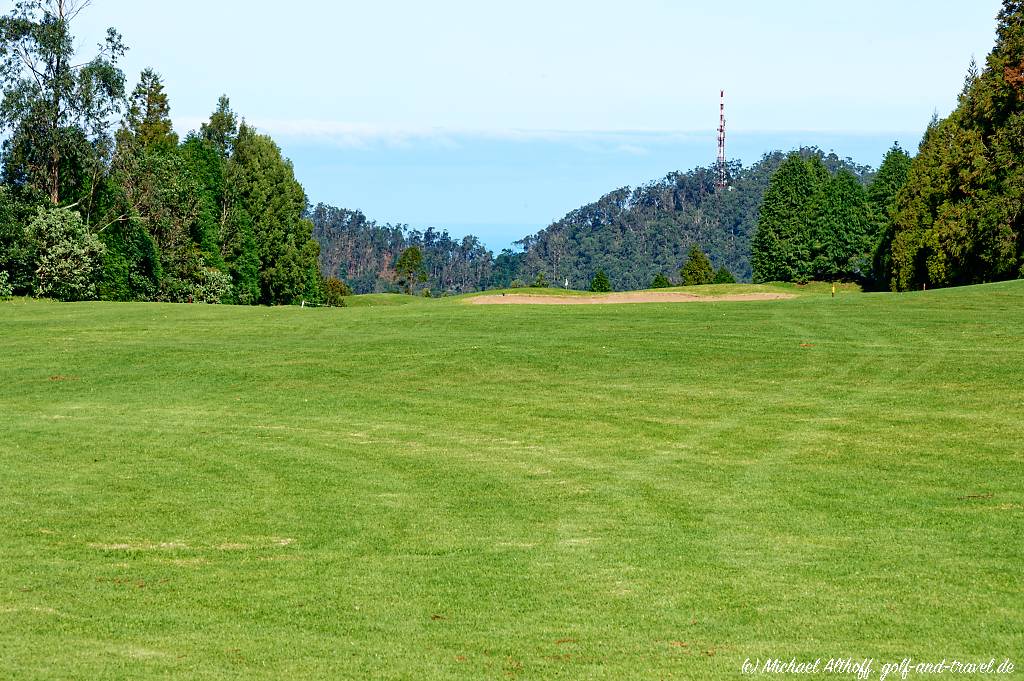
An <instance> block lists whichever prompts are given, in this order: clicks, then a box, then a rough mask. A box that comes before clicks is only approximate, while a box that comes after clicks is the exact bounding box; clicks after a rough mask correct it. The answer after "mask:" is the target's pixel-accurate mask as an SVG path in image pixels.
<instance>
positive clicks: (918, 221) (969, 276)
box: [890, 0, 1024, 290]
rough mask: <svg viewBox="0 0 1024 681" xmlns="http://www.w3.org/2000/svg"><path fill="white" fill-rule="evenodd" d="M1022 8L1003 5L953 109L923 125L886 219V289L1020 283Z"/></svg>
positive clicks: (1023, 255)
mask: <svg viewBox="0 0 1024 681" xmlns="http://www.w3.org/2000/svg"><path fill="white" fill-rule="evenodd" d="M1022 206H1024V3H1021V2H1020V0H1004V2H1003V7H1002V9H1001V11H1000V12H999V17H998V27H997V40H996V46H995V48H994V49H993V50H992V53H991V54H990V55H989V56H988V59H987V60H986V66H985V68H984V70H983V71H982V72H981V73H980V74H977V75H976V76H975V75H974V74H973V73H969V74H968V78H967V80H966V82H965V87H964V90H963V92H962V93H961V96H960V100H959V102H958V106H957V108H956V110H955V111H954V112H953V113H952V114H951V115H950V116H949V117H948V118H946V119H944V120H941V121H933V123H932V125H930V126H929V128H928V131H927V132H926V133H925V136H924V139H923V140H922V142H921V146H920V149H919V153H918V155H917V157H916V158H915V159H914V161H913V164H912V165H911V169H910V173H909V177H908V179H907V184H906V186H905V187H904V189H903V190H902V191H901V192H900V193H899V195H898V197H897V199H896V204H895V207H894V209H893V211H892V216H893V236H892V280H891V282H890V284H891V287H892V288H893V289H896V290H906V289H910V288H917V287H919V286H921V285H925V284H927V285H929V286H952V285H962V284H972V283H980V282H985V281H995V280H1000V279H1008V278H1015V277H1019V276H1021V275H1022V274H1024V267H1022V262H1024V209H1022Z"/></svg>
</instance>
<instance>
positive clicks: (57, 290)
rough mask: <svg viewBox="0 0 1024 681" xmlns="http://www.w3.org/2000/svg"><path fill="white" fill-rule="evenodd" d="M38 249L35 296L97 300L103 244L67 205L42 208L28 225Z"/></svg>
mask: <svg viewBox="0 0 1024 681" xmlns="http://www.w3.org/2000/svg"><path fill="white" fill-rule="evenodd" d="M28 235H29V238H30V239H32V241H34V242H35V244H36V246H37V248H38V253H39V256H38V261H37V267H36V295H38V296H41V297H46V298H56V299H57V300H65V301H72V300H94V299H95V298H96V297H97V293H98V287H97V284H98V283H99V280H100V277H101V276H102V273H103V253H104V250H105V249H104V246H103V244H102V243H100V240H99V239H97V238H96V236H95V235H93V234H91V233H90V232H89V231H88V230H87V229H86V228H85V225H84V224H83V223H82V217H81V216H80V215H79V214H78V213H76V212H74V211H72V210H68V209H67V208H51V209H46V208H41V209H39V212H38V213H37V214H36V217H35V219H33V220H32V222H30V223H29V225H28Z"/></svg>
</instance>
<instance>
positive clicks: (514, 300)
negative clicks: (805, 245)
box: [470, 291, 794, 305]
mask: <svg viewBox="0 0 1024 681" xmlns="http://www.w3.org/2000/svg"><path fill="white" fill-rule="evenodd" d="M793 297H794V296H793V295H792V294H789V293H734V294H731V295H724V296H698V295H694V294H692V293H651V292H649V291H644V292H640V293H606V294H604V295H595V296H545V295H540V296H538V295H530V294H528V293H508V294H506V295H496V296H476V297H475V298H471V299H470V302H472V303H473V304H474V305H611V304H618V303H716V302H722V301H726V302H728V301H744V300H783V299H785V298H793Z"/></svg>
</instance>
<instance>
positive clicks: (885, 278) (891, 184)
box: [868, 60, 973, 289]
mask: <svg viewBox="0 0 1024 681" xmlns="http://www.w3.org/2000/svg"><path fill="white" fill-rule="evenodd" d="M972 63H973V60H972ZM911 163H912V161H911V159H910V155H909V154H907V152H905V151H903V149H902V148H900V145H899V144H898V143H894V144H893V146H892V148H891V149H889V151H888V152H887V153H886V154H885V157H884V158H883V159H882V165H881V166H880V167H879V168H878V172H877V173H876V174H875V177H874V179H873V180H872V181H871V185H870V186H868V203H869V206H870V209H871V221H872V233H871V235H870V239H871V242H872V264H871V279H872V282H873V284H874V286H876V287H878V288H882V289H885V288H889V285H890V282H891V280H892V240H893V235H894V232H893V218H894V209H895V207H896V197H897V196H898V195H899V193H900V191H901V190H902V189H903V187H904V186H906V184H907V178H908V177H909V176H910V166H911Z"/></svg>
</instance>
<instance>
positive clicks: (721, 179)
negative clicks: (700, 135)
mask: <svg viewBox="0 0 1024 681" xmlns="http://www.w3.org/2000/svg"><path fill="white" fill-rule="evenodd" d="M728 184H729V181H728V178H727V177H726V159H725V90H722V107H721V117H720V122H719V125H718V183H717V185H716V186H717V187H718V188H719V189H725V188H726V187H727V186H728Z"/></svg>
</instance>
